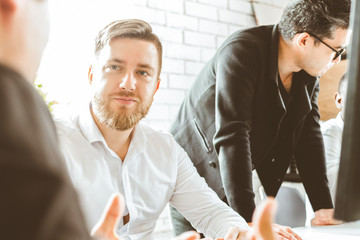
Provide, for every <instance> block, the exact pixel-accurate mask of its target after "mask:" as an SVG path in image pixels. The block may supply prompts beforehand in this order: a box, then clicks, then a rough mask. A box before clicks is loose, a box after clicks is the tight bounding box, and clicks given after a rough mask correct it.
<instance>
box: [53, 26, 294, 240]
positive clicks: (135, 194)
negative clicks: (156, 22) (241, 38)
mask: <svg viewBox="0 0 360 240" xmlns="http://www.w3.org/2000/svg"><path fill="white" fill-rule="evenodd" d="M95 46H96V48H95V61H94V63H93V65H92V66H91V67H90V69H89V75H88V79H89V83H90V84H91V86H92V89H93V93H94V96H93V100H92V101H91V103H90V105H89V107H87V108H85V109H84V111H83V112H81V113H79V114H77V115H76V116H71V117H70V118H66V119H56V122H57V129H58V134H59V138H60V144H61V149H62V152H63V154H64V156H65V159H66V165H67V168H68V171H69V173H70V177H71V179H72V182H73V184H74V186H75V188H76V189H77V190H78V192H79V196H80V201H81V203H82V207H83V210H84V213H85V217H86V220H87V224H88V227H89V228H92V227H93V226H94V224H95V223H96V221H97V220H98V219H99V217H100V216H101V211H102V209H103V208H104V206H105V205H106V202H107V200H108V198H109V197H110V195H111V194H112V193H114V192H120V193H122V194H123V195H124V198H125V203H126V204H125V206H126V207H125V210H124V217H123V218H122V219H121V221H120V222H119V229H118V233H119V235H120V236H122V237H123V238H125V239H153V238H152V232H153V230H154V227H155V224H156V220H157V219H158V217H159V215H160V213H161V212H162V210H163V209H164V208H165V206H166V205H167V204H168V203H170V204H171V205H172V206H174V207H175V208H176V209H177V210H178V211H179V212H181V213H182V214H183V215H184V216H185V217H186V218H187V219H188V220H189V221H190V222H191V223H192V224H193V226H194V227H195V228H196V229H198V230H199V231H200V232H202V233H204V234H205V235H206V236H208V237H211V238H216V237H224V236H225V235H226V233H227V232H228V231H229V230H230V229H234V227H236V229H238V230H239V231H243V232H246V231H247V230H248V229H249V227H248V225H247V223H246V222H245V220H244V219H243V218H242V217H241V216H239V215H238V214H237V213H236V212H234V211H233V210H232V209H231V208H229V207H228V206H227V205H226V204H225V203H223V202H222V201H221V200H220V199H219V198H218V196H217V195H216V193H214V192H213V191H212V190H211V189H210V188H209V187H208V186H207V184H206V182H205V180H204V179H203V178H201V177H200V176H199V174H198V173H197V171H196V169H195V167H194V166H193V164H192V162H191V161H190V159H189V158H188V156H187V154H186V153H185V152H184V150H183V149H182V148H181V147H180V146H179V145H178V144H177V143H176V142H175V140H174V139H173V137H172V136H171V135H170V134H168V133H165V132H161V131H155V130H153V129H152V128H150V127H149V126H147V125H146V124H144V123H141V122H139V121H140V120H141V119H142V118H143V117H145V116H146V114H147V112H148V110H149V108H150V106H151V104H152V101H153V96H154V94H155V93H156V91H157V90H158V88H159V84H160V78H159V75H160V71H161V64H162V46H161V43H160V41H159V39H158V37H157V36H156V35H155V34H154V33H152V29H151V27H150V25H149V24H147V23H146V22H144V21H141V20H121V21H115V22H113V23H110V24H109V25H108V26H106V27H105V28H104V29H103V30H101V31H100V32H99V34H98V36H97V38H96V41H95ZM277 232H279V231H277ZM281 232H282V234H281V235H282V236H284V237H286V238H287V239H292V238H293V237H294V236H295V237H296V238H297V239H300V238H298V237H297V236H296V234H295V233H294V232H292V230H290V229H288V228H284V229H281ZM240 237H241V234H239V236H238V238H239V239H240ZM231 239H232V238H231Z"/></svg>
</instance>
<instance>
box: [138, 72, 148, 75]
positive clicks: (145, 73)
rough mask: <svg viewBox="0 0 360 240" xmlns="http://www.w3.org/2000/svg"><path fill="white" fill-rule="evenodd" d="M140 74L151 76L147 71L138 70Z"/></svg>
mask: <svg viewBox="0 0 360 240" xmlns="http://www.w3.org/2000/svg"><path fill="white" fill-rule="evenodd" d="M138 74H140V75H141V76H149V74H148V73H147V72H146V71H138Z"/></svg>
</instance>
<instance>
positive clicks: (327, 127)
mask: <svg viewBox="0 0 360 240" xmlns="http://www.w3.org/2000/svg"><path fill="white" fill-rule="evenodd" d="M320 127H321V132H322V134H323V135H332V134H335V133H340V134H341V133H342V130H341V129H340V128H339V127H338V125H337V124H336V119H335V118H332V119H329V120H327V121H325V122H322V123H321V124H320Z"/></svg>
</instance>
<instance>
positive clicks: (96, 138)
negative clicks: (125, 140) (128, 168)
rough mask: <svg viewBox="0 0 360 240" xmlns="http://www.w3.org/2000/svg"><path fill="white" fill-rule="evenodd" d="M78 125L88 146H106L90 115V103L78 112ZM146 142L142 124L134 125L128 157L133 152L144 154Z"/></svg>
mask: <svg viewBox="0 0 360 240" xmlns="http://www.w3.org/2000/svg"><path fill="white" fill-rule="evenodd" d="M79 125H80V129H81V131H82V133H83V135H84V136H85V138H86V139H87V141H88V142H89V143H90V144H91V143H94V142H102V143H103V144H104V145H105V146H107V144H106V141H105V139H104V137H103V135H102V134H101V132H100V130H99V128H98V126H97V125H96V123H95V120H94V118H93V116H92V115H91V103H90V104H89V106H88V107H85V108H84V111H82V112H80V115H79ZM146 141H147V138H146V134H145V132H144V129H143V126H142V123H138V124H136V126H135V128H134V130H133V135H132V139H131V142H130V146H129V150H128V155H129V154H132V153H133V152H134V153H141V152H144V151H145V148H146Z"/></svg>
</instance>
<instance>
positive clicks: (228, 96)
mask: <svg viewBox="0 0 360 240" xmlns="http://www.w3.org/2000/svg"><path fill="white" fill-rule="evenodd" d="M256 55H257V50H256V48H255V47H254V46H253V45H252V44H251V43H250V42H248V41H245V40H244V41H241V44H239V42H237V43H230V44H229V45H227V46H225V47H224V48H223V49H222V51H221V52H220V53H219V55H218V60H217V65H216V99H215V124H216V133H215V136H214V146H215V150H216V152H217V154H218V158H219V164H220V173H221V179H222V182H223V186H224V190H225V194H226V197H227V201H228V203H229V205H230V206H231V207H232V208H233V209H234V210H235V211H237V212H238V213H239V214H240V215H241V216H243V217H244V218H245V219H246V221H248V222H250V221H251V217H252V213H253V211H254V209H255V203H254V193H253V189H252V160H251V151H250V131H251V121H252V115H253V99H254V95H255V85H256V79H257V73H258V70H257V66H258V64H259V63H257V62H256Z"/></svg>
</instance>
